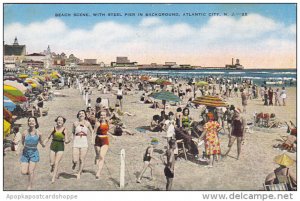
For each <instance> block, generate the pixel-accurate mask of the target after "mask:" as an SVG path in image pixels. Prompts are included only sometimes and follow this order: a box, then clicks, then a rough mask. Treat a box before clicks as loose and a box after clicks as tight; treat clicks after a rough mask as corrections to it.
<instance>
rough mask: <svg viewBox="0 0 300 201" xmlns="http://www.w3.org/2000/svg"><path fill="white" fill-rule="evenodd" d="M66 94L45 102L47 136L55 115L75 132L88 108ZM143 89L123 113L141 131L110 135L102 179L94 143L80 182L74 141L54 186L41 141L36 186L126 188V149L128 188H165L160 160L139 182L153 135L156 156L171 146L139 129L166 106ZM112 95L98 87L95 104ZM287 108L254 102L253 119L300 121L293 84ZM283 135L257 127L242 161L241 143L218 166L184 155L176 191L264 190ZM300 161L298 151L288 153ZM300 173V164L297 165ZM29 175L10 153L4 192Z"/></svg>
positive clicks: (223, 138)
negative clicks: (146, 97)
mask: <svg viewBox="0 0 300 201" xmlns="http://www.w3.org/2000/svg"><path fill="white" fill-rule="evenodd" d="M59 92H60V93H61V94H64V95H66V97H55V98H54V100H53V101H47V102H45V103H44V104H45V107H48V108H49V112H48V115H47V116H44V117H41V118H38V121H39V124H40V128H39V130H40V131H41V132H42V134H43V136H44V137H45V136H48V135H49V134H50V132H51V131H52V129H53V126H54V125H55V122H54V119H55V118H56V117H57V116H58V115H62V116H64V117H66V118H67V122H66V124H65V126H66V127H67V128H68V130H69V131H71V128H72V123H73V122H74V121H75V120H76V119H77V118H76V114H77V112H78V111H79V110H81V109H85V108H86V106H85V104H84V101H83V99H82V96H81V95H80V94H79V90H78V89H74V88H70V89H69V88H65V89H63V90H60V91H59ZM140 95H141V92H139V93H137V94H133V95H125V96H124V99H123V101H124V106H123V111H127V112H131V113H134V114H135V116H132V117H127V116H123V117H122V121H123V122H124V123H125V124H126V125H127V128H128V129H130V130H132V131H134V132H136V134H135V135H133V136H130V135H123V136H121V137H117V138H116V139H112V138H110V142H111V143H110V148H109V151H108V153H107V155H106V159H105V165H104V168H103V171H102V175H101V178H100V180H95V172H96V169H97V167H96V166H95V165H94V157H95V152H94V147H93V146H91V145H90V147H89V150H88V154H87V158H86V166H85V168H84V173H83V174H82V176H81V179H80V180H77V179H76V177H75V176H74V175H73V171H72V169H71V166H72V143H71V144H67V145H66V148H65V153H64V156H63V159H62V161H61V163H60V167H59V179H58V180H56V182H55V183H54V184H51V175H50V164H49V152H50V149H49V146H50V143H48V144H47V146H46V147H45V148H42V147H41V146H40V145H39V147H38V148H39V151H40V162H39V163H38V165H37V168H36V171H35V179H34V186H33V190H120V188H119V174H120V173H119V172H120V155H119V153H120V151H121V149H125V152H126V171H125V183H126V185H125V188H124V189H123V190H154V188H155V182H157V186H158V188H159V189H160V190H165V184H166V179H165V176H164V173H163V169H164V166H163V165H162V164H161V163H159V164H158V165H157V166H156V167H157V168H156V173H155V174H156V180H154V181H150V180H149V179H148V178H147V177H149V176H150V172H149V170H148V171H147V172H146V173H145V175H144V176H145V177H146V178H144V179H143V180H142V183H141V184H139V183H136V177H137V175H138V174H139V171H141V169H142V166H143V154H144V151H145V149H146V148H147V146H148V145H149V142H150V140H151V138H152V137H157V138H158V139H159V141H160V143H159V144H158V146H157V150H156V153H155V154H156V155H159V154H160V153H163V152H164V151H165V150H166V139H165V138H164V136H165V132H161V133H153V132H150V131H146V132H144V133H140V132H138V131H137V130H136V128H137V127H142V126H149V125H150V121H151V119H152V116H153V115H154V114H159V113H160V111H161V110H160V109H152V108H149V105H147V104H142V103H139V98H140ZM99 96H100V97H102V98H109V100H110V105H111V106H114V104H115V102H116V97H115V95H112V94H100V93H99V92H98V91H97V90H96V89H93V94H92V96H91V98H92V105H94V103H95V99H96V98H97V97H99ZM287 96H288V98H287V106H264V105H263V102H262V100H261V99H260V98H259V99H253V100H248V107H247V115H246V117H247V121H248V122H252V118H253V113H254V112H255V111H256V112H258V113H259V112H268V113H275V114H276V117H277V118H278V119H279V120H280V121H281V122H284V121H289V120H291V121H293V122H296V88H295V87H293V88H287ZM227 102H228V103H229V104H234V105H235V106H236V107H240V108H242V107H241V106H242V104H241V98H240V97H238V98H229V99H228V101H227ZM175 110H176V106H172V107H169V108H167V109H166V112H169V111H173V112H175ZM190 111H191V114H192V117H194V118H195V120H198V119H197V118H199V109H190ZM26 122H27V118H22V119H19V120H18V121H17V122H16V123H17V124H22V127H21V131H23V130H24V129H26V128H27V126H26ZM280 135H288V133H287V132H286V127H284V128H272V129H254V132H253V133H247V134H246V140H245V144H244V145H243V147H242V154H241V157H240V160H236V158H235V157H236V144H234V146H233V148H232V151H231V152H230V154H229V156H228V157H227V158H226V159H223V160H221V161H219V162H218V163H217V164H215V165H214V167H213V168H210V169H208V168H205V167H204V165H198V164H196V163H193V162H191V161H186V160H184V159H179V160H178V161H176V163H175V178H174V182H173V190H262V189H263V183H264V180H265V177H266V175H267V174H269V173H271V172H272V171H273V170H274V168H276V167H277V166H278V165H276V164H275V163H274V162H273V158H274V157H275V156H277V155H279V154H282V153H283V151H281V150H277V149H274V148H273V147H272V146H273V145H274V144H277V143H279V141H278V139H279V138H280ZM220 142H221V151H222V152H225V151H226V150H227V144H228V137H227V135H220ZM287 154H288V155H289V156H291V157H292V158H293V159H294V160H296V153H287ZM291 171H292V172H294V173H296V163H295V164H294V165H293V166H292V167H291ZM27 179H28V177H27V176H22V175H21V173H20V162H19V156H16V155H15V153H14V152H8V153H7V154H6V155H5V156H4V190H26V187H27Z"/></svg>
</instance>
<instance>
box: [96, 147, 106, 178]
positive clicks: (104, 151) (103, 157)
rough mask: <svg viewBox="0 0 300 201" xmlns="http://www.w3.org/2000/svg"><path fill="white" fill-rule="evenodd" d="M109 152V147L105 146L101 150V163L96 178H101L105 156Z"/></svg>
mask: <svg viewBox="0 0 300 201" xmlns="http://www.w3.org/2000/svg"><path fill="white" fill-rule="evenodd" d="M107 150H108V145H103V146H102V147H101V149H100V158H99V163H98V171H97V174H96V178H99V177H100V174H101V171H102V168H103V165H104V159H105V155H106V153H107Z"/></svg>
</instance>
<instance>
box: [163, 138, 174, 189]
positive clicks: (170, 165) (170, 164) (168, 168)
mask: <svg viewBox="0 0 300 201" xmlns="http://www.w3.org/2000/svg"><path fill="white" fill-rule="evenodd" d="M168 147H169V148H168V150H167V152H166V157H167V161H165V160H163V163H164V165H165V169H164V173H165V176H166V179H167V184H166V190H167V191H170V190H172V185H173V179H174V167H175V155H174V150H175V149H176V140H175V139H172V140H170V141H169V143H168Z"/></svg>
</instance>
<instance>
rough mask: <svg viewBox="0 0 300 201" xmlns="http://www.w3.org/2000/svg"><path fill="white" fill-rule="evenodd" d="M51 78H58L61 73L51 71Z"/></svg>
mask: <svg viewBox="0 0 300 201" xmlns="http://www.w3.org/2000/svg"><path fill="white" fill-rule="evenodd" d="M50 76H51V77H52V78H53V79H58V78H61V75H60V74H59V73H58V72H56V71H53V72H52V73H51V75H50Z"/></svg>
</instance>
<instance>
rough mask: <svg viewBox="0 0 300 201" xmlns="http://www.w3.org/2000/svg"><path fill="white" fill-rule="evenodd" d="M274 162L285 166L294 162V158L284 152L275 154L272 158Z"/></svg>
mask: <svg viewBox="0 0 300 201" xmlns="http://www.w3.org/2000/svg"><path fill="white" fill-rule="evenodd" d="M274 162H275V163H277V164H278V165H283V166H286V167H288V166H291V165H293V164H294V160H293V159H292V158H291V157H289V156H288V155H286V154H281V155H278V156H276V157H275V158H274Z"/></svg>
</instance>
